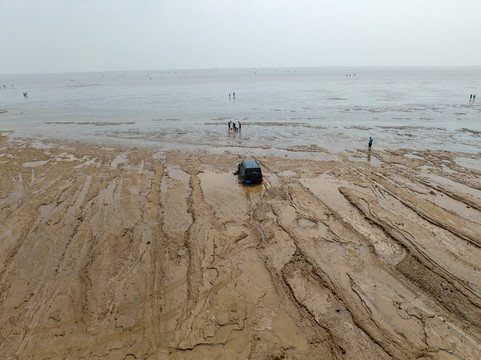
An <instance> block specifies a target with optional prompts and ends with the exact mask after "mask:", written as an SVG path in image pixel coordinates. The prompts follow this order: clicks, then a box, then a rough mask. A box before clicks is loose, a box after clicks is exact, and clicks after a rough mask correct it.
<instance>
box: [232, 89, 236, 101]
mask: <svg viewBox="0 0 481 360" xmlns="http://www.w3.org/2000/svg"><path fill="white" fill-rule="evenodd" d="M232 97H233V99H234V100H235V91H234V92H233V93H232Z"/></svg>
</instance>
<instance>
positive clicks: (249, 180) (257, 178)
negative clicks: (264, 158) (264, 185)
mask: <svg viewBox="0 0 481 360" xmlns="http://www.w3.org/2000/svg"><path fill="white" fill-rule="evenodd" d="M237 176H238V177H239V180H240V181H242V182H243V183H245V184H254V183H260V182H262V171H261V167H260V166H259V163H258V162H257V161H256V160H245V161H243V162H241V163H239V164H238V165H237Z"/></svg>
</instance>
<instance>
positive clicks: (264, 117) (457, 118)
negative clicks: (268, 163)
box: [0, 67, 481, 153]
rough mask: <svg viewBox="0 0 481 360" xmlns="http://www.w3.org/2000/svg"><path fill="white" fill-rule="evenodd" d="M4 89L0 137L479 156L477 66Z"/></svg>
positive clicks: (150, 78)
mask: <svg viewBox="0 0 481 360" xmlns="http://www.w3.org/2000/svg"><path fill="white" fill-rule="evenodd" d="M0 86H1V88H0V112H1V113H0V131H10V132H11V136H14V137H24V138H41V139H66V140H77V141H84V142H92V143H109V142H112V143H119V142H120V143H125V144H129V145H132V144H133V145H143V144H146V145H156V146H159V147H166V148H189V146H193V145H197V146H198V145H201V146H210V147H243V148H253V149H254V148H264V149H267V148H272V149H279V150H289V149H308V148H315V147H321V148H325V149H328V150H329V151H342V150H345V149H364V148H366V147H367V143H368V139H369V137H370V136H372V137H373V138H374V145H373V149H376V148H381V149H399V148H409V149H422V150H424V149H435V150H448V151H462V152H468V153H479V152H480V140H481V68H454V67H453V68H272V69H265V68H263V69H210V70H177V71H140V72H98V73H70V74H34V75H3V76H1V75H0ZM24 92H26V93H27V95H28V97H24V96H23V93H24ZM476 92H478V96H479V98H478V99H476V100H475V101H470V95H471V94H476ZM234 93H235V96H234ZM228 121H234V122H236V123H237V122H241V124H242V130H241V131H240V132H233V131H230V129H228ZM312 145H314V147H313V146H312Z"/></svg>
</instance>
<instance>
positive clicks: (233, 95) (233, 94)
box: [229, 91, 235, 100]
mask: <svg viewBox="0 0 481 360" xmlns="http://www.w3.org/2000/svg"><path fill="white" fill-rule="evenodd" d="M230 96H231V94H230V93H229V100H230ZM232 97H233V98H234V100H235V91H234V92H233V93H232Z"/></svg>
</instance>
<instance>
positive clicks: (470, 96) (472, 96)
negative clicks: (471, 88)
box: [469, 94, 476, 102]
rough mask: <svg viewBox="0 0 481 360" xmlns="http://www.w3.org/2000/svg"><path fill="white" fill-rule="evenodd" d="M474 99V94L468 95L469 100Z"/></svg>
mask: <svg viewBox="0 0 481 360" xmlns="http://www.w3.org/2000/svg"><path fill="white" fill-rule="evenodd" d="M474 100H476V94H471V95H469V102H471V101H474Z"/></svg>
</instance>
